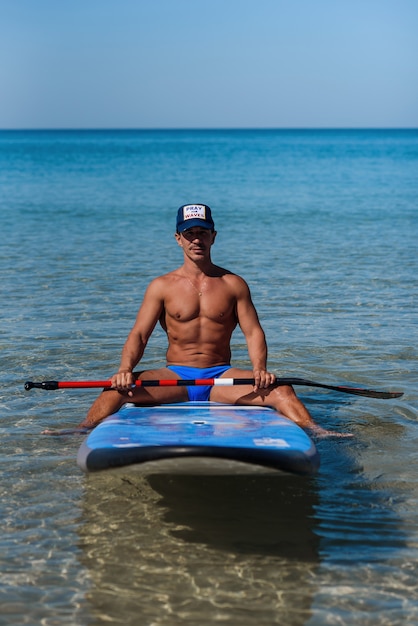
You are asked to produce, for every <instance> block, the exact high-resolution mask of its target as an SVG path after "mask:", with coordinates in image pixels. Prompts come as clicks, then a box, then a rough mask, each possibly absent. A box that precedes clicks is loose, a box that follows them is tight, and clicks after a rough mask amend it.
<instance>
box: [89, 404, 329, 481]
mask: <svg viewBox="0 0 418 626" xmlns="http://www.w3.org/2000/svg"><path fill="white" fill-rule="evenodd" d="M77 463H78V465H79V466H80V467H81V469H82V470H84V471H85V472H95V471H99V470H106V469H111V468H121V467H126V466H135V469H138V470H140V471H141V472H143V473H148V474H154V473H161V472H164V473H177V474H178V473H183V474H184V473H198V474H199V473H205V474H213V473H218V474H219V473H247V472H250V473H251V472H256V473H257V472H260V471H261V472H264V473H265V472H266V471H272V470H273V471H278V470H279V471H284V472H291V473H294V474H304V475H308V474H314V473H315V472H316V471H317V469H318V467H319V455H318V452H317V450H316V448H315V445H314V443H313V441H312V440H311V439H310V438H309V436H308V435H307V434H306V433H305V431H303V430H302V429H301V428H300V427H299V426H297V425H296V424H295V423H294V422H292V421H291V420H289V419H287V418H285V417H283V416H282V415H280V414H279V413H277V411H275V410H273V409H270V408H264V407H255V406H234V405H228V404H220V403H216V402H182V403H178V404H166V405H160V406H153V407H139V406H136V405H134V404H125V405H124V406H123V407H122V408H121V409H120V410H119V411H118V412H117V413H115V414H114V415H111V416H109V417H108V418H106V419H105V420H103V422H101V423H100V424H99V425H98V426H97V427H96V428H95V429H94V430H93V431H91V433H90V434H89V435H88V437H87V438H86V440H85V441H84V442H83V444H82V445H81V447H80V449H79V453H78V457H77Z"/></svg>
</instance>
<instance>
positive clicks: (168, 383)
mask: <svg viewBox="0 0 418 626" xmlns="http://www.w3.org/2000/svg"><path fill="white" fill-rule="evenodd" d="M254 383H255V381H254V378H208V379H193V380H184V379H180V380H179V379H169V380H137V381H136V382H135V385H133V386H135V387H192V386H195V385H206V386H231V385H254ZM280 385H302V386H305V387H321V388H322V389H330V390H331V391H340V392H342V393H350V394H353V395H355V396H365V397H367V398H380V399H383V400H387V399H389V398H400V397H401V396H403V392H402V391H375V390H373V389H362V388H360V387H347V386H345V385H325V384H323V383H316V382H314V381H312V380H305V379H304V378H277V379H276V382H275V383H274V386H275V387H279V386H280ZM94 387H100V388H103V389H111V387H112V383H111V382H110V381H109V380H91V381H61V382H58V381H55V380H45V381H43V382H39V383H34V382H31V381H28V382H26V383H25V389H26V390H27V391H28V390H29V389H33V388H36V389H45V390H47V391H50V390H54V389H87V388H94Z"/></svg>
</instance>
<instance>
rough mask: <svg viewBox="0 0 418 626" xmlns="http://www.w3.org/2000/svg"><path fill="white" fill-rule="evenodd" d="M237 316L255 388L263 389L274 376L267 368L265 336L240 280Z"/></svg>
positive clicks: (243, 282) (246, 286) (248, 294)
mask: <svg viewBox="0 0 418 626" xmlns="http://www.w3.org/2000/svg"><path fill="white" fill-rule="evenodd" d="M241 280H242V279H241ZM237 316H238V323H239V325H240V328H241V330H242V332H243V334H244V337H245V340H246V342H247V347H248V355H249V357H250V360H251V363H252V366H253V374H254V379H255V390H257V389H265V388H266V387H269V386H270V385H272V384H273V383H274V381H275V380H276V376H275V375H274V374H272V373H271V372H269V371H268V370H267V342H266V336H265V334H264V330H263V329H262V327H261V324H260V320H259V318H258V314H257V311H256V309H255V306H254V304H253V301H252V298H251V293H250V290H249V287H248V285H247V284H246V283H245V281H242V284H241V285H240V289H239V292H238V296H237Z"/></svg>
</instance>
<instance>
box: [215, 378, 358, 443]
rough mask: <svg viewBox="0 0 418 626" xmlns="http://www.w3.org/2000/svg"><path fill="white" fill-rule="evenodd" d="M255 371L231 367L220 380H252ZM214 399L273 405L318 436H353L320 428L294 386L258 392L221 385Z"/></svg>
mask: <svg viewBox="0 0 418 626" xmlns="http://www.w3.org/2000/svg"><path fill="white" fill-rule="evenodd" d="M252 377H253V372H252V371H251V370H241V369H237V368H231V369H230V370H228V371H227V372H225V373H224V374H222V376H221V377H220V378H252ZM210 400H212V401H213V402H225V403H228V404H244V405H245V404H249V405H256V406H269V407H272V408H273V409H275V410H276V411H278V412H279V413H281V414H282V415H284V416H285V417H287V418H289V419H290V420H292V421H293V422H295V423H296V424H297V425H298V426H300V427H301V428H305V429H309V430H311V431H312V432H313V433H314V434H315V435H318V436H339V437H347V436H348V437H349V436H351V435H349V434H342V433H337V432H334V431H328V430H325V429H324V428H321V426H318V424H316V423H315V422H314V420H313V419H312V417H311V415H310V413H309V411H308V410H307V408H306V407H305V405H304V404H303V403H302V402H301V401H300V400H299V398H298V397H297V395H296V394H295V392H294V391H293V387H291V386H290V385H280V386H278V387H268V388H267V389H259V390H258V391H257V392H254V388H253V387H252V386H250V385H236V386H231V387H228V386H225V387H222V386H219V387H213V389H212V391H211V394H210Z"/></svg>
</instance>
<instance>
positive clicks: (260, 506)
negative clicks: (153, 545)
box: [147, 474, 318, 561]
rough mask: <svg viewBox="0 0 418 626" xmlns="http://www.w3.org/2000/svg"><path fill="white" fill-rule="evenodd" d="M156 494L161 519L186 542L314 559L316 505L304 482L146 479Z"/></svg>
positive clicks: (309, 485)
mask: <svg viewBox="0 0 418 626" xmlns="http://www.w3.org/2000/svg"><path fill="white" fill-rule="evenodd" d="M147 481H148V483H149V485H150V486H151V487H152V488H153V489H154V490H155V491H156V492H157V493H159V494H160V495H161V499H160V500H159V502H158V506H159V507H160V508H161V509H162V510H163V516H162V519H163V520H164V521H165V522H166V523H167V524H168V525H171V526H174V528H173V529H172V530H170V533H171V534H172V535H173V536H175V537H178V538H180V539H182V540H183V541H185V542H187V543H202V544H206V545H207V546H210V547H211V548H214V549H217V550H227V551H233V552H236V553H241V554H246V553H248V554H259V555H263V554H268V555H270V556H272V555H277V556H282V557H286V558H287V559H303V560H309V561H315V560H317V549H318V541H317V536H316V535H315V533H314V531H313V510H314V505H315V503H316V501H317V498H316V492H315V488H314V485H313V482H312V481H311V480H310V479H306V478H301V477H296V476H289V475H282V474H280V475H277V476H270V475H267V476H257V477H248V476H204V477H199V476H162V475H154V476H149V477H148V478H147Z"/></svg>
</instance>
